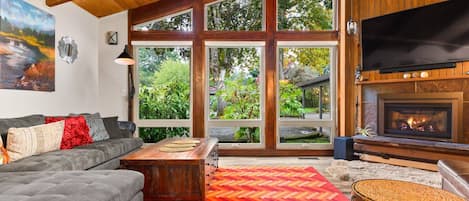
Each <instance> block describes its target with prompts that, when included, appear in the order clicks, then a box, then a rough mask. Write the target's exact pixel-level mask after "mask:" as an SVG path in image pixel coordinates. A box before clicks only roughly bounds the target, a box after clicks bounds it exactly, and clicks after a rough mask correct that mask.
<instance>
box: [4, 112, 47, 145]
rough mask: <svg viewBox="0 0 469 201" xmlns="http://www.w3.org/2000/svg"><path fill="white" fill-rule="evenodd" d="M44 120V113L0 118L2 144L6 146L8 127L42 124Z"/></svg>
mask: <svg viewBox="0 0 469 201" xmlns="http://www.w3.org/2000/svg"><path fill="white" fill-rule="evenodd" d="M45 122H46V120H45V117H44V115H39V114H37V115H30V116H25V117H19V118H9V119H0V135H1V136H2V140H3V146H4V147H5V146H6V142H7V133H8V129H9V128H13V127H14V128H21V127H31V126H37V125H41V124H44V123H45Z"/></svg>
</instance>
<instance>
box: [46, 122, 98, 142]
mask: <svg viewBox="0 0 469 201" xmlns="http://www.w3.org/2000/svg"><path fill="white" fill-rule="evenodd" d="M62 120H65V127H64V133H63V136H62V143H61V144H60V149H71V148H73V147H76V146H80V145H84V144H90V143H92V142H93V139H92V138H91V136H90V129H89V128H88V125H87V124H86V120H85V118H84V117H83V116H75V117H46V124H48V123H53V122H57V121H62Z"/></svg>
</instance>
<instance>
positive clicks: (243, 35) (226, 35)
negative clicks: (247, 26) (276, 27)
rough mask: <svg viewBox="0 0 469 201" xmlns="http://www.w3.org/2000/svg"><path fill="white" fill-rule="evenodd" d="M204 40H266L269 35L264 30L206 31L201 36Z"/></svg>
mask: <svg viewBox="0 0 469 201" xmlns="http://www.w3.org/2000/svg"><path fill="white" fill-rule="evenodd" d="M200 37H201V38H202V39H204V40H215V41H217V40H223V41H264V40H265V38H266V37H267V33H266V32H262V31H245V32H233V31H205V32H203V33H202V34H201V36H200Z"/></svg>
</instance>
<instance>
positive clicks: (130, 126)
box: [117, 121, 137, 138]
mask: <svg viewBox="0 0 469 201" xmlns="http://www.w3.org/2000/svg"><path fill="white" fill-rule="evenodd" d="M117 125H119V129H120V130H121V134H122V136H124V137H128V138H130V137H133V134H134V133H135V130H136V129H137V126H136V125H135V123H134V122H131V121H118V122H117Z"/></svg>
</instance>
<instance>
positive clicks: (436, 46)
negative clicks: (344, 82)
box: [361, 0, 469, 72]
mask: <svg viewBox="0 0 469 201" xmlns="http://www.w3.org/2000/svg"><path fill="white" fill-rule="evenodd" d="M361 34H362V65H363V70H377V69H379V70H380V71H387V72H393V71H407V70H415V69H416V68H418V67H425V66H428V67H429V68H426V69H431V68H432V66H433V68H441V67H451V65H453V66H454V64H455V62H458V61H464V60H469V0H450V1H447V2H443V3H438V4H433V5H429V6H425V7H420V8H416V9H411V10H406V11H402V12H398V13H393V14H389V15H384V16H380V17H376V18H371V19H366V20H363V21H362V31H361ZM412 67H414V68H412Z"/></svg>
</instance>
